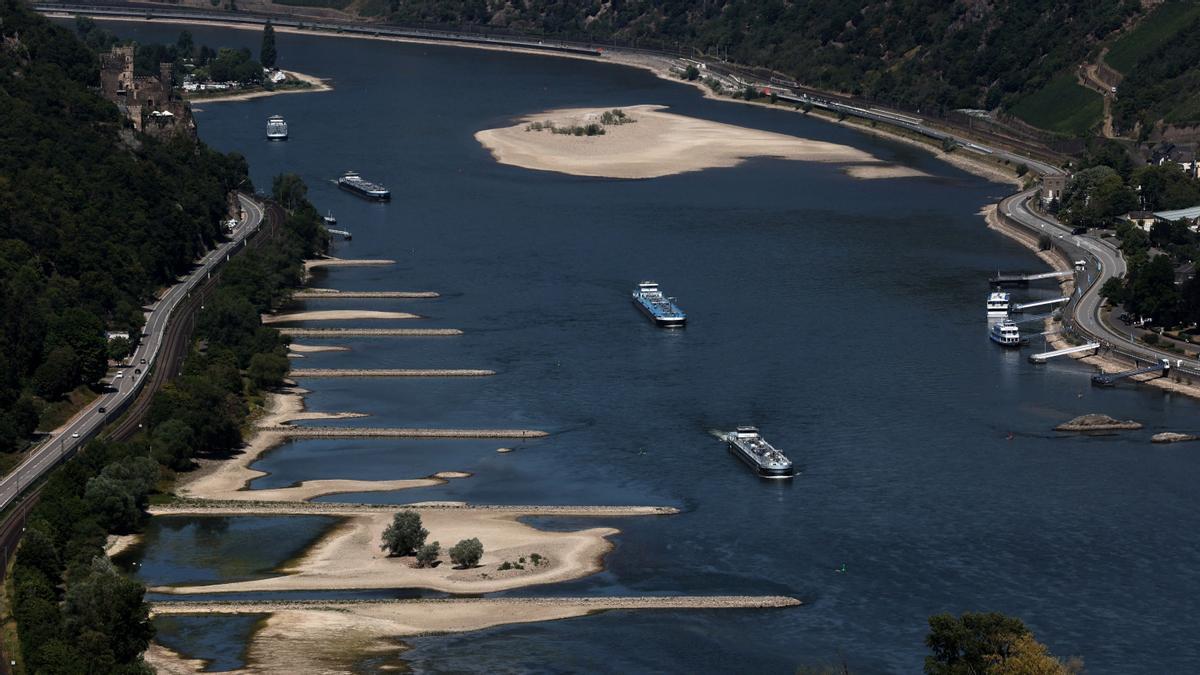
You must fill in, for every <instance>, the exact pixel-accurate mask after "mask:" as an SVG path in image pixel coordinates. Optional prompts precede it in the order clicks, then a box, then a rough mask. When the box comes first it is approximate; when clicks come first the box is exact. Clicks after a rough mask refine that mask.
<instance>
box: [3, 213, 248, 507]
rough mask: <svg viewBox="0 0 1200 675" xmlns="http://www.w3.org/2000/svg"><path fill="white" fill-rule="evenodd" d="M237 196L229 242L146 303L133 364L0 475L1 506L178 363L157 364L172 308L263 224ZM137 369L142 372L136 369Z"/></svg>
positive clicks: (120, 371)
mask: <svg viewBox="0 0 1200 675" xmlns="http://www.w3.org/2000/svg"><path fill="white" fill-rule="evenodd" d="M238 199H239V200H240V203H241V207H242V210H243V215H242V218H241V220H240V221H239V223H238V225H237V226H236V228H235V229H234V231H233V232H232V233H231V235H230V238H229V241H227V242H224V243H222V244H221V245H220V246H218V247H217V248H215V249H213V250H212V251H209V253H208V254H207V255H205V256H204V257H203V258H202V259H200V260H199V261H198V262H197V263H196V267H195V269H193V270H192V271H191V272H190V273H189V274H188V275H187V276H186V277H183V278H182V279H180V280H179V283H177V284H175V285H174V286H172V287H171V288H170V289H169V290H168V291H167V292H166V293H165V294H164V295H163V296H162V297H161V298H160V299H159V300H158V301H157V302H155V303H154V304H153V305H152V306H150V311H149V313H148V314H147V315H146V323H145V326H144V328H143V330H142V336H143V337H142V339H141V342H140V343H139V344H138V346H137V349H136V351H135V352H134V353H133V354H132V355H131V356H130V357H129V359H128V360H127V362H128V363H130V364H132V365H130V366H128V367H125V368H121V369H118V370H117V371H116V372H113V373H111V374H110V375H109V377H108V378H106V380H107V381H108V383H109V384H110V385H111V390H110V391H108V392H106V393H104V394H102V395H100V396H99V397H97V398H96V400H95V401H92V403H91V404H89V405H88V406H87V407H86V408H84V409H83V410H81V411H80V412H79V413H78V414H76V415H75V416H74V417H72V418H71V419H70V420H69V421H68V422H67V423H66V424H65V425H63V426H62V427H60V428H59V429H56V430H55V431H54V432H53V433H52V434H51V435H50V436H49V437H48V438H46V439H45V440H44V441H43V442H42V443H41V444H39V445H38V446H36V447H35V448H33V449H32V450H30V451H29V453H28V456H27V457H26V458H25V460H24V461H22V462H21V463H20V464H19V465H17V467H16V468H15V469H13V470H12V471H11V472H9V474H8V475H6V476H4V478H3V479H0V509H3V508H6V507H7V506H8V505H9V504H11V503H12V502H13V500H15V499H16V498H17V497H18V496H20V494H21V492H22V491H24V490H25V488H27V487H29V485H31V484H32V483H34V482H35V481H37V479H38V478H40V477H41V476H42V475H44V474H45V473H46V472H47V471H49V470H50V469H52V468H53V467H54V466H55V465H57V464H58V463H59V462H60V461H61V460H62V459H63V458H65V457H70V456H72V455H73V454H74V453H75V452H76V451H78V450H79V449H80V448H81V447H83V445H84V444H86V443H87V442H88V441H90V440H91V439H93V438H95V437H96V436H97V435H98V434H99V433H100V431H101V429H103V428H104V426H105V425H106V424H108V423H109V422H112V421H113V420H115V419H117V418H118V417H120V415H121V414H122V413H123V412H124V411H125V409H126V408H128V406H129V405H130V404H132V403H133V401H134V400H135V399H136V398H137V396H138V394H139V393H140V392H141V390H142V388H143V385H144V384H145V382H146V380H147V379H149V378H148V373H149V372H150V369H151V368H155V367H159V368H173V367H176V366H177V364H174V363H160V360H161V359H160V357H161V355H162V352H163V346H164V344H165V340H164V335H165V333H166V331H167V326H168V323H169V322H170V319H171V315H172V313H173V312H174V311H175V309H176V308H177V307H179V305H180V304H181V303H182V302H183V301H184V300H185V299H186V298H187V297H188V296H189V295H190V294H191V293H192V292H193V291H194V290H196V289H197V288H199V287H201V286H202V285H203V284H204V283H205V282H206V281H208V279H209V278H210V277H211V275H212V273H213V272H214V271H215V270H216V269H217V268H218V267H220V266H221V265H222V264H224V263H225V262H226V261H227V260H229V256H230V254H232V253H233V252H234V251H235V250H236V249H237V248H238V247H240V246H244V245H245V244H246V238H247V237H249V236H250V235H251V234H253V233H254V232H256V231H257V230H258V229H259V227H260V226H261V225H262V222H263V215H264V210H263V209H264V207H263V205H262V204H260V203H259V202H256V201H254V200H253V199H251V198H249V197H247V196H245V195H238ZM143 361H144V363H143ZM137 370H140V371H141V373H140V374H139V373H136V372H135V371H137ZM101 409H104V412H103V413H101V412H100V410H101Z"/></svg>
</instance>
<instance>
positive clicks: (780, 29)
mask: <svg viewBox="0 0 1200 675" xmlns="http://www.w3.org/2000/svg"><path fill="white" fill-rule="evenodd" d="M391 10H392V12H391V14H390V19H391V20H392V21H394V22H397V23H434V24H442V25H451V24H452V25H456V26H457V25H461V24H468V25H471V24H473V25H476V26H480V27H484V28H486V29H492V30H494V29H495V28H496V27H502V28H506V29H509V30H514V31H519V32H523V33H537V34H546V35H553V36H559V37H564V38H569V39H575V40H581V41H588V40H617V41H621V42H624V43H636V44H637V45H639V46H650V47H657V48H662V49H668V50H672V51H674V50H677V49H680V48H683V49H694V50H698V51H700V52H703V53H706V54H709V55H714V56H719V57H722V58H729V59H731V60H733V61H736V62H738V63H742V64H746V65H750V66H762V67H766V68H771V69H774V70H776V71H779V72H782V73H785V74H787V75H790V76H792V77H794V78H795V79H797V80H798V81H800V82H803V83H805V84H808V85H810V86H816V87H821V88H825V89H830V90H834V91H842V92H848V93H851V94H854V95H859V96H865V97H868V98H872V99H875V100H878V101H881V102H885V103H891V104H899V105H903V106H906V107H911V108H921V109H922V110H948V109H954V108H986V109H992V108H996V107H1001V106H1007V105H1009V104H1011V103H1012V102H1014V101H1016V100H1017V99H1019V98H1020V97H1021V96H1023V95H1025V94H1027V93H1030V92H1033V91H1036V90H1038V89H1039V88H1040V87H1041V86H1042V85H1044V84H1045V83H1046V82H1048V81H1049V80H1050V79H1052V78H1053V77H1054V76H1055V75H1058V74H1059V73H1061V72H1063V71H1065V70H1068V69H1074V68H1075V67H1076V66H1077V65H1078V64H1079V63H1081V62H1082V61H1084V60H1085V58H1086V57H1087V56H1088V55H1089V53H1090V52H1091V51H1092V50H1093V49H1095V48H1096V45H1097V44H1098V43H1099V42H1100V41H1101V40H1103V39H1104V38H1106V37H1107V36H1108V35H1110V34H1111V33H1112V32H1113V31H1115V30H1117V29H1119V28H1120V27H1121V26H1122V25H1123V24H1124V22H1125V21H1126V20H1128V19H1130V18H1132V17H1135V16H1137V15H1139V14H1140V13H1141V11H1142V9H1141V6H1140V3H1138V2H1135V1H1133V0H1068V1H1066V2H1053V1H1050V0H1007V1H1006V2H994V3H970V2H942V1H940V0H898V1H897V0H886V1H885V0H810V1H808V2H793V3H788V2H780V1H779V0H724V1H722V2H707V1H705V2H701V1H699V0H630V1H628V2H620V3H578V2H550V1H549V0H527V1H526V2H521V3H508V4H506V3H494V2H493V3H488V2H481V1H477V0H453V1H451V2H446V1H444V0H436V1H435V0H414V1H412V2H394V3H392V7H391ZM1191 53H1192V54H1194V53H1195V51H1194V50H1193V51H1192V52H1191ZM688 74H690V73H685V75H688ZM696 74H697V75H698V73H696Z"/></svg>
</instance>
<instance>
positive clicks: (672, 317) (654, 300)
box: [633, 281, 687, 328]
mask: <svg viewBox="0 0 1200 675" xmlns="http://www.w3.org/2000/svg"><path fill="white" fill-rule="evenodd" d="M633 304H635V305H637V307H638V309H640V310H642V312H643V313H645V314H646V316H648V317H650V318H651V319H653V320H654V323H655V324H656V325H659V326H662V327H664V328H681V327H683V325H684V323H686V322H687V315H686V314H684V313H683V310H681V309H679V307H678V306H676V305H675V298H668V297H667V296H665V295H663V292H662V291H660V290H659V289H658V284H657V283H655V282H653V281H643V282H641V283H640V284H638V287H637V290H636V291H634V292H633Z"/></svg>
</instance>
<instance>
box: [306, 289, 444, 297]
mask: <svg viewBox="0 0 1200 675" xmlns="http://www.w3.org/2000/svg"><path fill="white" fill-rule="evenodd" d="M440 297H441V295H439V294H438V293H435V292H433V291H335V290H332V289H317V288H310V289H309V290H307V291H296V292H295V293H292V299H293V300H316V299H322V300H323V299H326V298H338V299H346V300H350V299H355V298H359V299H362V298H440Z"/></svg>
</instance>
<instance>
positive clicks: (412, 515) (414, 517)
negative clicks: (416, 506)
mask: <svg viewBox="0 0 1200 675" xmlns="http://www.w3.org/2000/svg"><path fill="white" fill-rule="evenodd" d="M428 536H429V530H426V529H425V528H423V527H421V516H420V515H419V514H417V512H416V511H412V510H406V511H401V512H399V513H397V514H396V515H395V517H394V518H392V524H391V525H388V526H387V529H386V530H384V531H383V543H381V544H380V545H379V548H380V549H382V550H384V551H387V552H388V556H389V557H391V556H405V555H412V554H413V552H414V551H416V549H418V548H421V547H422V546H423V545H424V544H425V537H428ZM451 555H453V551H451Z"/></svg>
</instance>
